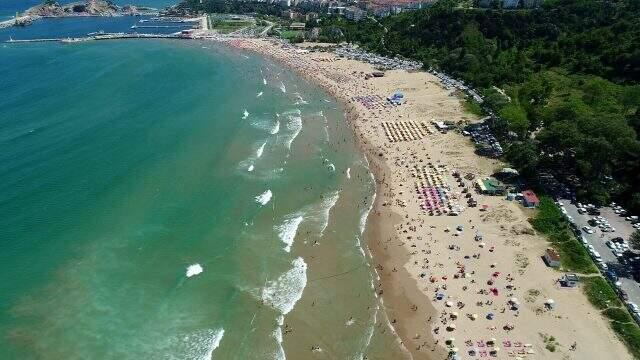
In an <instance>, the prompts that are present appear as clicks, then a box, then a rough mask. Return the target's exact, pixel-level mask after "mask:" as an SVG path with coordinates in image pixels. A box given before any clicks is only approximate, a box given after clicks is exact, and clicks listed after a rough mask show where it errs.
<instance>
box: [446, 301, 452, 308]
mask: <svg viewBox="0 0 640 360" xmlns="http://www.w3.org/2000/svg"><path fill="white" fill-rule="evenodd" d="M445 305H447V307H452V306H453V303H452V302H451V301H447V302H446V303H445Z"/></svg>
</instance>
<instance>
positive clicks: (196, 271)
mask: <svg viewBox="0 0 640 360" xmlns="http://www.w3.org/2000/svg"><path fill="white" fill-rule="evenodd" d="M203 271H204V269H203V268H202V265H200V264H197V263H196V264H193V265H189V267H187V273H186V275H187V277H188V278H190V277H192V276H196V275H200V274H201V273H202V272H203Z"/></svg>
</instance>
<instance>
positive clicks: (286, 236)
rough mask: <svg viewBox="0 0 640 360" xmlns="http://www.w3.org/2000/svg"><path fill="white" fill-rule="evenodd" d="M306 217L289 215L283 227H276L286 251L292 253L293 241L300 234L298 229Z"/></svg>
mask: <svg viewBox="0 0 640 360" xmlns="http://www.w3.org/2000/svg"><path fill="white" fill-rule="evenodd" d="M303 219H304V217H303V216H302V215H301V214H293V215H288V216H287V218H286V219H285V220H284V221H283V222H282V224H281V225H278V226H276V227H275V230H276V231H277V232H278V237H279V238H280V240H281V241H282V242H283V243H284V245H285V246H284V251H286V252H290V251H291V246H292V245H293V240H294V239H295V237H296V234H297V233H298V227H299V226H300V223H302V220H303Z"/></svg>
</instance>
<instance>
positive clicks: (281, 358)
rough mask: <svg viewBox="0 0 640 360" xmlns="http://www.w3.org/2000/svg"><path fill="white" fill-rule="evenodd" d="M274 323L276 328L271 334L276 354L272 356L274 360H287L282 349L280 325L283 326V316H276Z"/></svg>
mask: <svg viewBox="0 0 640 360" xmlns="http://www.w3.org/2000/svg"><path fill="white" fill-rule="evenodd" d="M276 323H277V326H276V328H275V329H274V330H273V333H272V334H271V335H272V336H273V338H274V339H276V346H277V348H276V352H275V354H274V359H276V360H285V359H286V358H287V355H286V354H285V353H284V347H283V346H282V342H283V339H282V325H284V316H283V315H278V317H277V318H276Z"/></svg>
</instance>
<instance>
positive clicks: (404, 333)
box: [227, 39, 632, 359]
mask: <svg viewBox="0 0 640 360" xmlns="http://www.w3.org/2000/svg"><path fill="white" fill-rule="evenodd" d="M227 43H228V45H230V46H232V47H235V48H239V49H244V50H247V51H252V52H255V53H258V54H260V55H262V56H267V57H270V58H272V59H274V60H276V61H278V62H279V63H281V64H283V65H285V66H287V67H289V68H290V69H292V70H293V71H295V72H296V73H298V74H299V75H300V76H302V77H303V78H305V79H307V80H309V81H311V82H314V83H315V84H316V85H318V86H320V87H322V88H323V89H324V90H325V91H327V92H328V93H329V94H330V95H331V96H333V97H334V98H336V99H337V100H338V101H339V102H340V103H341V104H343V105H344V107H345V109H346V113H345V117H346V121H347V124H348V126H349V127H351V129H352V131H353V132H354V135H355V139H356V142H357V144H358V148H359V149H360V150H361V151H362V153H363V154H364V155H365V156H366V157H367V159H368V161H369V168H370V171H371V172H372V174H373V175H374V178H375V181H376V201H375V204H374V207H373V208H372V211H371V212H370V214H369V216H368V219H367V226H366V228H365V234H366V236H365V241H366V242H367V246H368V250H369V251H370V253H371V255H372V259H371V260H372V261H373V262H375V264H373V263H372V264H370V266H371V267H373V268H375V274H376V275H377V276H379V280H378V284H377V286H376V287H375V291H376V293H377V294H379V295H382V298H381V299H380V301H381V304H382V305H383V306H384V310H385V312H386V314H387V317H388V318H389V319H390V322H391V324H390V326H391V327H392V330H393V331H394V333H395V334H396V336H397V337H398V341H399V342H400V343H401V344H402V345H403V346H404V348H405V349H406V350H407V351H408V352H409V353H410V355H409V357H410V358H413V359H441V358H445V357H446V356H447V354H453V353H458V354H464V358H471V359H475V358H479V357H484V356H488V357H492V358H505V359H507V358H513V357H516V358H517V357H521V358H529V359H531V358H540V357H542V358H545V359H581V358H591V357H592V356H595V358H606V357H611V356H613V358H616V359H631V358H632V357H631V356H630V354H629V352H628V350H627V349H626V348H625V347H624V345H623V344H622V343H621V341H620V340H619V339H618V338H617V337H616V336H615V334H614V333H613V331H612V330H611V328H610V327H609V325H608V322H607V321H606V320H605V319H604V318H603V317H602V315H601V314H600V313H599V312H598V311H597V309H595V308H593V307H592V306H591V304H590V303H589V302H588V301H587V299H586V296H585V295H584V294H582V292H581V291H580V290H579V289H562V288H560V287H559V286H557V279H558V277H560V276H561V275H562V273H560V272H557V271H555V270H552V269H549V268H547V267H546V265H544V264H543V262H542V261H541V260H540V256H541V254H542V253H543V252H544V249H546V247H547V246H548V242H547V240H546V239H545V238H544V237H542V236H540V235H538V234H536V233H535V231H534V230H533V229H532V228H531V227H530V225H529V224H528V219H529V218H530V217H531V216H532V215H533V212H532V211H531V210H526V209H524V208H522V207H521V206H520V205H519V204H518V203H515V202H512V201H506V200H504V199H502V197H491V196H485V195H478V194H475V192H474V194H473V195H472V196H473V197H474V198H479V199H480V201H479V203H480V204H483V205H484V204H486V205H485V206H486V209H488V210H487V211H486V212H485V211H481V210H480V209H478V208H468V209H466V208H464V209H463V212H462V213H461V214H460V216H428V215H427V214H426V211H424V210H421V204H422V202H423V200H419V199H420V197H418V196H417V195H416V193H415V191H412V190H411V189H412V188H413V186H414V184H416V183H415V182H414V181H417V180H414V179H411V177H415V175H416V174H415V172H414V171H415V170H414V169H418V168H419V167H421V168H423V169H426V168H427V167H426V166H425V165H426V164H433V165H429V166H432V167H433V169H434V171H437V172H438V173H439V174H440V175H435V176H437V177H438V178H439V179H441V181H443V182H444V183H445V184H447V185H446V186H447V188H448V187H449V185H448V183H447V180H450V179H453V180H455V177H450V176H452V173H454V172H455V171H459V173H460V174H468V175H473V177H474V178H475V179H477V178H481V177H485V176H489V175H490V174H491V173H492V172H493V171H495V169H496V168H499V167H501V166H504V164H501V163H500V162H499V161H496V160H491V159H487V158H482V157H479V156H478V155H476V154H475V153H474V151H473V146H472V144H471V143H470V142H469V141H468V139H466V138H464V137H463V136H461V135H460V134H457V133H453V132H450V133H448V134H440V133H439V132H437V131H435V129H434V128H431V127H430V125H428V123H429V122H430V120H432V119H434V118H437V119H438V120H440V119H443V118H444V119H447V120H457V122H469V121H474V120H475V117H474V116H471V115H469V114H468V113H466V112H465V111H464V110H463V107H462V104H461V101H460V99H459V98H458V97H457V96H456V94H455V93H454V92H451V91H448V90H446V89H445V88H444V87H442V86H441V84H440V82H439V81H438V79H437V78H436V77H435V76H433V75H432V74H429V73H426V72H411V73H410V72H406V71H404V70H390V71H387V73H386V74H385V76H384V77H381V78H369V79H368V80H367V79H364V74H365V73H371V72H372V71H374V69H373V67H372V66H371V65H369V64H365V63H362V62H358V61H355V60H346V59H340V58H338V57H337V56H335V55H334V54H330V53H324V52H308V51H306V50H304V49H303V48H302V47H295V46H286V47H285V46H282V44H280V43H277V42H272V41H269V40H264V39H243V40H238V39H236V40H231V41H227ZM398 90H401V91H402V92H404V93H405V94H408V95H409V96H408V97H407V98H408V100H407V102H406V103H405V104H403V105H402V106H399V107H393V108H391V109H388V108H386V106H384V105H382V104H383V102H384V101H383V100H382V99H383V96H389V94H393V93H394V92H395V91H398ZM358 95H367V96H368V95H375V96H380V101H378V100H374V101H373V102H372V103H366V102H367V101H370V100H369V99H365V100H361V99H356V98H354V96H358ZM382 121H384V122H387V123H394V124H402V123H407V122H409V121H413V122H414V123H415V122H418V123H419V122H420V121H422V124H424V125H422V126H424V129H425V130H427V129H428V134H427V135H425V136H424V138H422V139H421V141H398V142H391V139H390V138H388V135H387V134H385V133H383V132H382V131H381V128H382V126H379V125H380V123H381V122H382ZM454 122H455V121H454ZM385 135H387V136H386V137H385ZM404 140H408V139H404ZM413 140H416V139H413ZM429 170H430V169H429ZM423 171H424V170H423ZM459 181H460V186H463V184H464V185H465V186H469V187H470V188H471V189H473V185H472V183H471V182H469V183H465V182H464V180H462V179H460V180H459ZM405 185H406V187H405ZM452 189H453V190H451V191H452V196H453V199H458V198H460V199H463V197H462V196H460V195H462V194H461V193H458V192H457V191H459V189H455V188H452ZM469 194H471V193H469ZM461 202H462V201H461ZM483 210H484V209H483ZM460 224H464V227H466V229H465V230H464V231H462V230H460V231H454V232H451V231H450V230H449V229H451V228H453V229H455V228H456V227H459V228H461V229H462V228H463V225H460ZM469 228H470V229H469ZM474 232H475V234H476V235H477V234H482V235H484V240H483V241H486V242H488V243H489V245H485V243H484V242H481V243H478V242H474V237H473V236H474ZM476 241H478V240H477V239H476ZM478 245H480V246H478ZM476 252H477V253H476ZM465 254H468V255H465ZM471 254H473V257H472V256H471ZM463 255H464V256H463ZM505 274H506V276H505ZM460 275H462V276H460ZM476 278H478V280H479V281H476ZM486 279H489V280H486ZM485 282H487V283H488V285H487V284H485ZM494 283H495V284H494ZM516 285H517V286H516ZM490 286H492V287H491V289H492V290H491V292H494V291H495V293H493V296H492V294H491V292H489V291H488V289H489V287H490ZM494 289H495V290H494ZM576 291H578V293H576ZM436 293H438V294H440V295H439V297H438V298H437V299H436V296H435V295H436ZM432 296H433V298H432ZM516 296H517V297H518V299H524V301H522V302H521V301H520V300H515V301H516V304H517V306H511V302H512V301H513V300H514V299H515V298H516ZM443 297H444V298H443ZM440 299H442V300H440ZM545 299H555V303H556V304H562V305H556V306H554V307H553V308H552V309H549V308H547V307H546V305H544V304H545V302H546V301H547V300H545ZM445 300H446V301H445ZM456 304H457V305H456ZM456 307H457V308H458V309H459V310H458V309H456ZM472 308H473V309H474V310H472ZM463 309H464V310H463ZM453 310H457V311H461V312H462V313H461V314H458V312H456V311H453ZM487 314H489V315H491V317H489V315H487ZM427 316H429V317H428V318H427ZM494 318H495V320H494ZM454 322H455V323H454ZM456 324H457V325H458V326H457V327H456V326H455V325H456ZM454 336H455V338H458V339H457V340H456V339H454ZM425 340H426V341H425ZM489 343H490V344H491V345H487V344H489ZM445 344H446V345H445ZM498 345H502V346H498ZM500 347H501V348H502V352H500V350H501V349H500ZM483 348H484V349H483ZM551 349H552V350H551ZM467 354H469V356H467ZM472 354H475V355H474V356H472Z"/></svg>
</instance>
